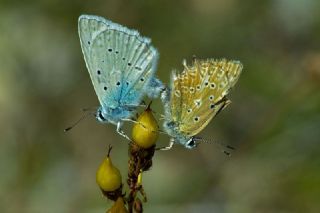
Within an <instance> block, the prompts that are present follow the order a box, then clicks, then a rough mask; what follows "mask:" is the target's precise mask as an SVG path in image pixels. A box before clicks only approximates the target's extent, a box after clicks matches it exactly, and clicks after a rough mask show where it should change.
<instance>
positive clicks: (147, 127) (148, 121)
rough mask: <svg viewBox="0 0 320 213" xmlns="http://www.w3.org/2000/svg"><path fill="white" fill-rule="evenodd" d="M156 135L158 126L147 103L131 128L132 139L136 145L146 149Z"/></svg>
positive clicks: (154, 141) (155, 138) (153, 141)
mask: <svg viewBox="0 0 320 213" xmlns="http://www.w3.org/2000/svg"><path fill="white" fill-rule="evenodd" d="M158 136H159V126H158V123H157V120H156V119H155V118H154V116H153V114H152V110H151V109H150V104H149V106H148V107H147V109H146V110H145V111H144V112H143V113H142V114H141V115H140V116H139V117H138V119H137V123H135V124H134V126H133V128H132V139H133V141H134V142H135V143H136V144H137V145H138V146H140V147H142V148H144V149H147V148H150V147H151V146H153V145H154V144H155V143H156V141H157V139H158Z"/></svg>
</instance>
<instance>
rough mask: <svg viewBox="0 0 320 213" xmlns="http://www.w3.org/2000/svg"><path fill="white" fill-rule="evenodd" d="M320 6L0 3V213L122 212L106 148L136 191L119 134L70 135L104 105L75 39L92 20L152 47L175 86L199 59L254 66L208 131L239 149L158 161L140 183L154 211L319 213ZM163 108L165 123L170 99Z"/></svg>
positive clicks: (176, 153) (87, 131) (280, 0)
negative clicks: (102, 182)
mask: <svg viewBox="0 0 320 213" xmlns="http://www.w3.org/2000/svg"><path fill="white" fill-rule="evenodd" d="M319 8H320V2H319V1H318V0H303V1H302V0H269V1H266V0H264V1H254V0H247V1H240V0H224V1H222V0H220V1H218V0H177V1H169V0H165V1H155V0H149V1H137V0H135V1H129V0H125V1H124V0H122V1H119V0H111V1H106V0H92V1H80V0H77V1H63V0H45V1H40V0H34V1H17V0H1V1H0V17H1V18H0V118H1V120H0V128H1V134H0V172H1V173H0V212H4V213H16V212H24V213H60V212H61V213H64V212H68V213H69V212H75V213H76V212H77V213H79V212H90V213H91V212H92V213H102V212H105V211H106V209H107V208H108V207H110V206H111V202H110V201H107V200H106V199H105V198H103V197H102V195H101V193H100V191H99V189H98V187H97V185H96V183H95V172H96V169H97V167H98V166H99V164H100V162H101V161H102V159H103V158H104V156H105V155H106V151H107V146H108V144H112V145H113V146H114V149H113V152H112V159H113V162H114V164H115V165H116V166H117V167H119V168H120V170H121V172H122V176H123V180H124V181H125V178H126V172H127V170H126V168H127V161H128V157H127V143H126V141H125V140H124V139H123V138H121V137H120V136H119V135H117V133H116V132H115V127H114V126H112V125H101V124H98V123H97V122H96V121H95V119H94V118H89V119H87V120H85V121H83V122H81V124H79V125H78V126H77V127H76V128H74V129H73V130H72V131H70V132H68V133H67V134H65V133H64V132H63V129H64V128H65V127H67V126H69V125H70V124H71V123H72V122H74V121H75V120H76V119H77V118H79V117H80V116H81V115H82V112H81V108H84V107H92V106H98V100H97V97H96V95H95V92H94V90H93V87H92V84H91V81H90V78H89V75H88V73H87V70H86V67H85V63H84V60H83V56H82V53H81V49H80V42H79V38H78V32H77V19H78V17H79V15H80V14H84V13H87V14H95V15H101V16H104V17H106V18H108V19H111V20H112V21H114V22H117V23H120V24H122V25H125V26H128V27H129V28H134V29H138V30H139V31H140V33H141V34H142V35H144V36H147V37H150V38H152V41H153V45H154V46H155V47H156V48H158V50H159V52H160V60H159V66H158V75H159V77H160V79H161V80H163V81H164V82H168V80H169V75H170V72H171V70H172V69H179V70H181V69H182V65H181V62H182V59H184V58H186V59H187V60H188V62H189V63H190V62H191V58H192V55H196V56H197V57H198V58H209V57H210V58H211V57H214V58H221V57H226V58H229V59H237V60H240V61H241V62H242V63H243V64H244V71H243V73H242V76H241V77H240V79H239V82H238V84H237V85H236V87H235V89H234V90H233V91H232V92H231V95H230V98H231V100H232V101H233V103H232V104H231V105H230V106H229V107H228V108H227V109H226V110H224V111H223V112H222V113H221V114H220V115H219V116H218V117H216V118H215V119H214V121H213V122H211V123H210V125H209V126H208V127H207V128H206V129H205V130H204V131H203V132H202V133H201V136H203V137H205V138H208V139H211V140H216V141H221V142H223V143H228V144H231V145H233V146H235V147H236V148H237V150H236V151H235V152H234V153H233V155H232V156H231V157H226V156H225V155H224V154H223V153H222V152H221V148H220V147H219V146H217V145H215V144H201V145H200V146H199V147H198V148H197V149H195V150H192V151H190V150H186V149H184V148H183V147H181V146H176V147H175V148H174V149H173V150H172V151H168V152H157V153H156V155H155V157H154V166H153V167H152V170H151V171H150V172H147V173H145V175H144V180H143V181H144V187H145V190H146V193H147V196H148V199H149V201H148V203H146V204H145V210H146V212H226V213H229V212H230V213H234V212H237V213H238V212H240V213H251V212H283V213H289V212H290V213H291V212H320V202H319V201H320V200H319V199H320V152H319V151H320V148H319V147H320V146H319V143H320V140H319V138H320V93H319V85H320V51H319V50H320V48H319V47H320V42H319V41H320V39H319V38H320V13H319ZM153 109H154V110H155V111H156V112H158V114H157V117H158V118H159V114H161V113H162V106H161V104H160V102H159V101H156V102H155V103H154V104H153ZM126 130H127V131H130V125H129V124H127V128H126ZM167 142H168V137H165V136H161V138H160V140H159V145H166V143H167Z"/></svg>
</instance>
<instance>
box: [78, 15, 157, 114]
mask: <svg viewBox="0 0 320 213" xmlns="http://www.w3.org/2000/svg"><path fill="white" fill-rule="evenodd" d="M78 25H79V26H78V28H79V36H80V41H81V47H82V52H83V55H84V58H85V61H86V65H87V68H88V71H89V74H90V77H91V80H92V83H93V86H94V89H95V91H96V94H97V96H98V99H99V102H100V104H101V106H102V107H110V108H116V107H118V106H123V105H129V106H134V105H138V104H139V103H140V101H141V98H142V96H143V95H144V94H146V93H147V90H148V89H147V88H148V84H149V81H150V80H151V78H152V77H153V76H154V73H155V71H156V65H157V60H158V52H157V50H156V49H155V48H154V47H152V46H151V40H150V39H149V38H145V37H142V36H140V35H139V33H138V32H137V31H135V30H130V29H128V28H126V27H123V26H121V25H119V24H116V23H113V22H111V21H109V20H106V19H104V18H102V17H98V16H92V15H81V16H80V17H79V21H78Z"/></svg>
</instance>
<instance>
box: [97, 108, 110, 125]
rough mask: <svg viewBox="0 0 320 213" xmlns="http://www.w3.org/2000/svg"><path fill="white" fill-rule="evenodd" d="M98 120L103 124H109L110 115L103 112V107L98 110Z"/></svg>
mask: <svg viewBox="0 0 320 213" xmlns="http://www.w3.org/2000/svg"><path fill="white" fill-rule="evenodd" d="M96 119H97V120H98V121H100V122H101V123H109V121H108V120H109V119H108V114H107V113H106V112H105V111H104V110H103V108H102V107H99V108H98V109H97V113H96Z"/></svg>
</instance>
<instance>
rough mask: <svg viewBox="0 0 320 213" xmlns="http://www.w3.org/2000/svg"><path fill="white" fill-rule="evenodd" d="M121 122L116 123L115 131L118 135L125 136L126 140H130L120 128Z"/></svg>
mask: <svg viewBox="0 0 320 213" xmlns="http://www.w3.org/2000/svg"><path fill="white" fill-rule="evenodd" d="M121 124H122V123H121V122H118V123H117V132H118V134H119V135H121V136H122V137H124V138H126V139H127V140H128V141H131V139H130V138H129V137H128V136H127V135H126V134H125V133H124V131H123V130H122V129H121Z"/></svg>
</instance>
